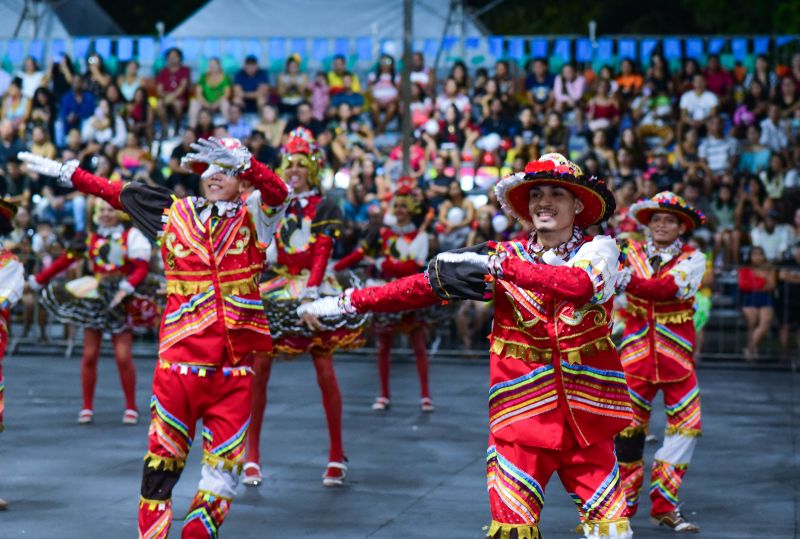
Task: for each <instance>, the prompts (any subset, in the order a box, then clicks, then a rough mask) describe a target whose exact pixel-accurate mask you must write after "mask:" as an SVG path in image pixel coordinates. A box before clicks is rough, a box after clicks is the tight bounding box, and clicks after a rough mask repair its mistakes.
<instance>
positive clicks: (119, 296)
mask: <svg viewBox="0 0 800 539" xmlns="http://www.w3.org/2000/svg"><path fill="white" fill-rule="evenodd" d="M126 297H128V293H127V292H125V291H124V290H117V293H116V294H114V297H113V298H112V299H111V303H109V304H108V310H109V311H110V310H112V309H114V308H115V307H116V306H117V305H119V304H120V303H122V302H123V301H124V300H125V298H126Z"/></svg>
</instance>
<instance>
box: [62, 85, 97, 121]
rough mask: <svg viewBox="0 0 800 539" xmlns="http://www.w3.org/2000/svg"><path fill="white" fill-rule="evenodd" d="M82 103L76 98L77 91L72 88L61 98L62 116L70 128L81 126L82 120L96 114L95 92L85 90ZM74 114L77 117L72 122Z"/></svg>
mask: <svg viewBox="0 0 800 539" xmlns="http://www.w3.org/2000/svg"><path fill="white" fill-rule="evenodd" d="M81 97H82V99H81V101H80V103H79V102H78V100H77V99H76V98H75V92H73V91H72V90H70V91H69V92H67V93H66V94H64V97H62V98H61V118H62V119H63V120H64V122H65V123H66V124H67V126H68V128H73V127H77V128H80V127H81V122H82V121H83V120H85V119H86V118H89V117H90V116H91V115H92V114H94V108H95V102H94V94H92V93H90V92H83V94H82V96H81ZM71 114H74V115H75V116H76V117H77V119H74V118H73V120H72V121H71V122H70V119H69V117H70V115H71Z"/></svg>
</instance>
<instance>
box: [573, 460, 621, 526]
mask: <svg viewBox="0 0 800 539" xmlns="http://www.w3.org/2000/svg"><path fill="white" fill-rule="evenodd" d="M582 509H583V515H584V518H585V519H586V520H609V519H612V518H620V517H623V516H625V513H626V512H627V504H626V502H625V490H624V489H623V488H622V485H621V482H620V477H619V466H618V465H617V463H616V462H615V463H614V469H613V470H611V473H609V474H608V476H607V477H606V478H605V479H604V480H603V482H602V483H600V486H599V487H598V488H597V490H596V491H595V492H594V494H593V495H592V497H591V498H589V500H587V502H586V503H585V504H583V508H582Z"/></svg>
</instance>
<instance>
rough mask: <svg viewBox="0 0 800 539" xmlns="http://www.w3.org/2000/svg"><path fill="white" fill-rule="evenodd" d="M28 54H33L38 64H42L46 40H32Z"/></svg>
mask: <svg viewBox="0 0 800 539" xmlns="http://www.w3.org/2000/svg"><path fill="white" fill-rule="evenodd" d="M28 55H29V56H33V58H34V59H35V60H36V63H37V64H41V63H42V60H44V41H42V40H41V39H35V40H33V41H31V44H30V45H29V46H28Z"/></svg>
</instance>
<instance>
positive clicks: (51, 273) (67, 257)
mask: <svg viewBox="0 0 800 539" xmlns="http://www.w3.org/2000/svg"><path fill="white" fill-rule="evenodd" d="M85 252H86V236H84V235H82V234H81V235H77V236H76V237H75V238H74V239H73V240H72V241H71V242H70V244H69V246H67V249H66V250H65V251H64V254H62V255H61V256H59V257H58V258H56V259H55V260H54V261H53V263H52V264H50V265H49V266H47V267H46V268H43V269H42V270H41V271H40V272H39V273H37V274H36V275H31V276H29V277H28V285H29V286H30V287H31V288H32V289H33V290H39V289H40V288H42V287H43V286H45V285H47V283H49V282H50V281H51V280H52V279H53V277H55V276H56V275H58V274H59V273H61V272H62V271H64V270H66V269H67V268H69V267H70V266H71V265H72V264H74V263H75V262H76V261H78V260H80V259H81V258H82V257H83V254H84V253H85Z"/></svg>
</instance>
